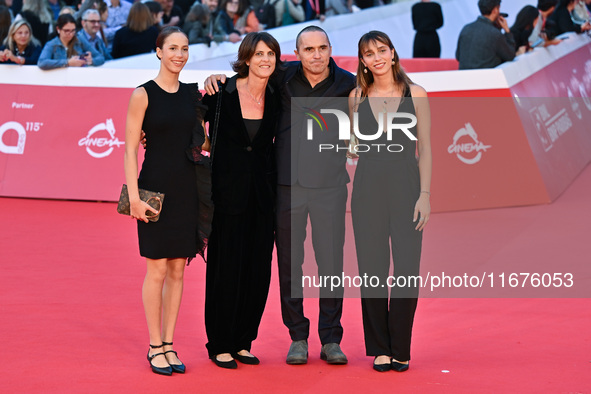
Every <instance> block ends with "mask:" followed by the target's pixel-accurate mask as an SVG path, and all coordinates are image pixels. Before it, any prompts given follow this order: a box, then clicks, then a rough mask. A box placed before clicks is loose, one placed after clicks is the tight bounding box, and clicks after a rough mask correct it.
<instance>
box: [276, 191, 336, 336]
mask: <svg viewBox="0 0 591 394" xmlns="http://www.w3.org/2000/svg"><path fill="white" fill-rule="evenodd" d="M346 202H347V186H346V185H343V186H338V187H334V188H320V189H311V188H305V187H302V186H300V185H298V184H296V185H294V186H283V185H279V186H278V190H277V230H276V245H277V260H278V264H279V290H280V295H281V316H282V318H283V323H284V324H285V326H286V327H287V328H288V329H289V335H290V336H291V339H292V340H293V341H298V340H302V339H307V338H308V336H309V333H310V320H308V319H307V318H306V317H305V316H304V306H303V291H302V265H303V263H304V241H305V239H306V227H307V224H308V217H309V218H310V223H311V227H312V243H313V246H314V255H315V258H316V264H317V266H318V275H321V276H324V275H339V276H340V275H342V272H343V247H344V243H345V210H346ZM318 302H319V317H318V334H319V336H320V342H321V343H322V344H323V345H324V344H327V343H340V342H341V339H342V337H343V327H342V326H341V315H342V312H343V291H342V289H336V290H335V291H333V292H330V289H326V288H321V289H320V299H319V300H318Z"/></svg>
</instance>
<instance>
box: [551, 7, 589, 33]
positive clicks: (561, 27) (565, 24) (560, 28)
mask: <svg viewBox="0 0 591 394" xmlns="http://www.w3.org/2000/svg"><path fill="white" fill-rule="evenodd" d="M549 19H551V20H552V21H553V22H554V25H552V30H553V32H554V35H555V36H559V35H561V34H562V33H567V32H569V31H574V32H576V33H580V32H581V25H577V24H575V23H574V22H573V20H572V18H571V16H570V12H568V9H567V8H566V6H565V5H564V6H563V5H559V6H558V7H556V10H555V11H554V12H553V13H552V15H550V17H549Z"/></svg>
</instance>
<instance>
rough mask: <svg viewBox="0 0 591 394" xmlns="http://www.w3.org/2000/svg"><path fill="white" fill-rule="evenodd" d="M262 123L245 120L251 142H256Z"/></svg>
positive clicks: (257, 120)
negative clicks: (255, 138)
mask: <svg viewBox="0 0 591 394" xmlns="http://www.w3.org/2000/svg"><path fill="white" fill-rule="evenodd" d="M262 122H263V120H262V119H244V126H246V132H247V133H248V138H249V139H250V142H252V141H253V140H254V137H255V136H256V135H257V133H258V131H259V128H260V127H261V123H262Z"/></svg>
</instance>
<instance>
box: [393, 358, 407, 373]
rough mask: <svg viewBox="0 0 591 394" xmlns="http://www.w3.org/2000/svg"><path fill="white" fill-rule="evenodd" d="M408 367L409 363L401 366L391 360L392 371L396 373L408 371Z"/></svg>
mask: <svg viewBox="0 0 591 394" xmlns="http://www.w3.org/2000/svg"><path fill="white" fill-rule="evenodd" d="M409 365H410V363H409V364H402V363H399V362H398V361H394V360H392V369H393V370H394V371H396V372H404V371H406V370H408V368H409Z"/></svg>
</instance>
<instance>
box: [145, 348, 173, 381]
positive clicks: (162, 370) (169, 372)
mask: <svg viewBox="0 0 591 394" xmlns="http://www.w3.org/2000/svg"><path fill="white" fill-rule="evenodd" d="M162 346H164V343H162V345H160V346H155V345H152V344H150V347H151V348H152V349H160V348H161V347H162ZM161 355H162V356H164V358H166V356H165V354H164V353H162V352H160V353H155V354H152V355H151V356H150V349H148V362H149V363H150V367H152V372H154V373H157V374H160V375H166V376H170V375H172V367H171V366H170V365H169V366H168V367H162V368H161V367H157V366H155V365H154V364H152V360H153V359H154V357H156V356H161ZM167 362H168V360H167Z"/></svg>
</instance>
